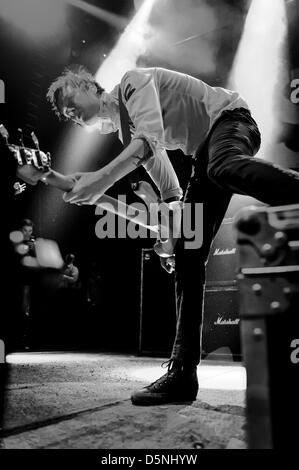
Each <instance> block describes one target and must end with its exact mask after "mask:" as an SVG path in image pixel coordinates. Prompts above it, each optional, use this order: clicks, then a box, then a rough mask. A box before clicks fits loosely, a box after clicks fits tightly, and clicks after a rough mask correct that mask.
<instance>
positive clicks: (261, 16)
mask: <svg viewBox="0 0 299 470" xmlns="http://www.w3.org/2000/svg"><path fill="white" fill-rule="evenodd" d="M286 25H287V21H286V10H285V3H284V0H252V3H251V6H250V9H249V12H248V15H247V18H246V22H245V27H244V31H243V36H242V38H241V41H240V44H239V49H238V52H237V54H236V57H235V61H234V66H233V69H232V73H231V76H230V80H229V87H230V88H232V89H235V90H237V91H239V92H240V93H241V94H242V95H243V96H244V98H245V100H246V101H247V102H248V104H249V106H250V109H251V111H252V114H253V117H254V118H255V119H256V121H257V123H258V125H259V128H260V131H261V134H262V147H261V150H260V152H259V156H260V157H264V158H271V155H269V156H268V155H267V147H268V146H269V144H271V142H272V141H273V140H274V139H275V137H276V135H277V134H278V131H279V128H278V125H279V124H278V122H279V119H278V112H279V109H277V108H278V105H279V97H280V96H281V92H282V87H283V83H284V70H286V69H287V67H286V65H287V64H286V62H287V61H286V58H285V54H284V43H285V38H286V32H287V26H286Z"/></svg>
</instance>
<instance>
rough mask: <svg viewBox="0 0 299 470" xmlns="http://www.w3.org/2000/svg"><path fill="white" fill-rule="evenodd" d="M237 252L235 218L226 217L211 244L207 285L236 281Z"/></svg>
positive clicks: (226, 283) (228, 283) (221, 284)
mask: <svg viewBox="0 0 299 470" xmlns="http://www.w3.org/2000/svg"><path fill="white" fill-rule="evenodd" d="M236 252H237V248H236V240H235V235H234V232H233V219H232V218H226V219H224V220H223V222H222V224H221V226H220V229H219V231H218V233H217V235H216V237H215V239H214V241H213V244H212V246H211V250H210V256H209V260H208V263H207V270H206V284H207V286H215V285H219V286H224V285H231V284H234V283H236V270H237V254H236Z"/></svg>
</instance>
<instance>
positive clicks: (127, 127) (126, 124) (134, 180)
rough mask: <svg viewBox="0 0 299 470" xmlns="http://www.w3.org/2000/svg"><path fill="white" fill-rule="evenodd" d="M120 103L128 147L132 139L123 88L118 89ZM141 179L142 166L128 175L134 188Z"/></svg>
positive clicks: (121, 123)
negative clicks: (122, 93) (123, 98)
mask: <svg viewBox="0 0 299 470" xmlns="http://www.w3.org/2000/svg"><path fill="white" fill-rule="evenodd" d="M118 104H119V115H120V126H121V133H122V138H123V144H124V147H127V146H128V145H129V143H130V142H131V140H132V136H131V131H130V117H129V113H128V110H127V108H126V106H125V105H124V103H123V100H122V96H121V89H120V87H119V90H118ZM140 179H141V168H140V167H138V168H136V170H134V171H132V172H131V173H130V174H129V175H128V180H129V183H130V186H131V188H132V189H133V190H134V189H136V188H137V187H138V183H139V181H140Z"/></svg>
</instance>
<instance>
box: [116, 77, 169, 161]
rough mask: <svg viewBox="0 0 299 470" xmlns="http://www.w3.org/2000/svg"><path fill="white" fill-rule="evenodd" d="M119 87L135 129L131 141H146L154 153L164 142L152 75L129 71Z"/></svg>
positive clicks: (159, 107)
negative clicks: (160, 143)
mask: <svg viewBox="0 0 299 470" xmlns="http://www.w3.org/2000/svg"><path fill="white" fill-rule="evenodd" d="M120 87H121V92H122V97H123V100H124V104H125V106H126V108H127V110H128V113H129V116H130V118H131V120H132V122H133V125H134V128H135V131H134V133H133V136H132V139H138V138H139V139H140V138H143V139H146V141H147V142H148V144H149V146H150V148H151V150H152V152H153V153H154V152H155V150H156V149H157V148H158V147H159V142H161V141H162V142H163V141H164V127H163V118H162V112H161V106H160V100H159V96H158V92H157V88H156V84H155V80H154V77H153V75H152V74H151V73H149V72H148V73H147V72H146V71H141V70H131V71H129V72H127V73H126V74H125V75H124V77H123V79H122V81H121V83H120ZM160 148H161V146H160Z"/></svg>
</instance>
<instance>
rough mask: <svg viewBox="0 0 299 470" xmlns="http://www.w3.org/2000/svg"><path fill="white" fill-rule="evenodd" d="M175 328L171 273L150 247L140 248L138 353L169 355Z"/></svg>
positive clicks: (172, 277)
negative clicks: (165, 268) (161, 263)
mask: <svg viewBox="0 0 299 470" xmlns="http://www.w3.org/2000/svg"><path fill="white" fill-rule="evenodd" d="M175 330H176V309H175V288H174V275H170V274H168V273H167V272H166V271H165V270H164V269H163V268H162V267H161V265H160V259H159V256H158V255H157V254H156V253H155V252H154V250H153V249H152V248H143V249H142V252H141V283H140V329H139V354H150V355H153V354H156V355H162V356H163V355H165V356H168V355H169V353H170V352H171V350H172V344H173V341H174V338H175Z"/></svg>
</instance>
